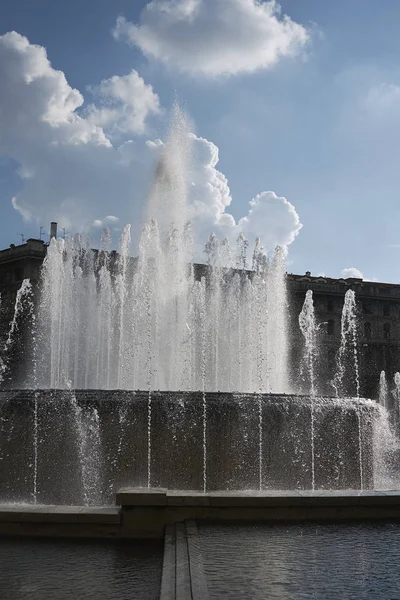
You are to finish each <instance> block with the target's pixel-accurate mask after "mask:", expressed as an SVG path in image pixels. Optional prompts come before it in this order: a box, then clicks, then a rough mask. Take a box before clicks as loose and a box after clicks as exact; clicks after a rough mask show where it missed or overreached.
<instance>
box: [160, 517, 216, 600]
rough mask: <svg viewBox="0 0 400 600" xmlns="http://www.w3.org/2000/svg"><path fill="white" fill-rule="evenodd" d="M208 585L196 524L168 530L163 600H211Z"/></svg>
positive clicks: (162, 591) (164, 561) (181, 524)
mask: <svg viewBox="0 0 400 600" xmlns="http://www.w3.org/2000/svg"><path fill="white" fill-rule="evenodd" d="M208 598H209V595H208V589H207V582H206V578H205V575H204V569H203V560H202V555H201V548H200V544H199V539H198V534H197V526H196V523H195V522H194V521H188V522H186V523H175V524H174V525H168V526H167V527H166V530H165V541H164V560H163V571H162V579H161V592H160V600H208Z"/></svg>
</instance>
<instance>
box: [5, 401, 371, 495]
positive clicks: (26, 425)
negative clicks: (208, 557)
mask: <svg viewBox="0 0 400 600" xmlns="http://www.w3.org/2000/svg"><path fill="white" fill-rule="evenodd" d="M205 406H206V411H205V413H204V397H203V394H202V393H197V392H154V393H153V394H152V396H151V412H150V414H149V394H148V392H129V391H99V390H81V391H79V390H78V391H75V392H71V391H68V390H44V391H42V390H36V391H31V390H21V391H8V392H5V391H4V392H0V423H1V435H0V459H1V460H0V496H1V497H2V499H3V500H4V501H19V502H21V501H23V502H32V501H33V502H38V503H51V504H82V503H83V504H107V503H112V502H113V498H114V494H115V491H116V490H117V489H118V488H120V487H123V486H127V485H133V486H147V485H148V483H150V485H151V486H152V487H166V488H176V489H183V490H189V489H191V490H203V489H204V484H205V482H206V489H207V490H244V489H251V490H258V489H260V487H261V489H281V490H287V489H311V488H312V481H313V478H314V482H315V488H316V489H351V488H352V489H360V488H363V489H370V488H372V487H373V485H374V455H373V428H374V423H375V421H376V420H377V419H378V418H379V414H380V412H379V409H378V407H377V405H376V404H375V403H373V402H371V401H364V400H350V399H347V400H336V399H328V398H322V399H318V398H315V399H313V400H312V399H310V398H309V397H305V396H286V395H246V394H219V393H209V394H207V395H206V398H205ZM312 412H313V416H314V418H313V432H314V435H313V439H311V432H312V429H311V416H312ZM149 416H150V420H149ZM204 417H205V418H204ZM204 442H205V443H204ZM312 447H313V449H314V452H313V453H312V452H311V448H312ZM312 457H314V461H312ZM149 458H150V463H149ZM204 466H205V469H204ZM260 483H261V486H260Z"/></svg>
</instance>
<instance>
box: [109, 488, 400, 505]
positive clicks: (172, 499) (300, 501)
mask: <svg viewBox="0 0 400 600" xmlns="http://www.w3.org/2000/svg"><path fill="white" fill-rule="evenodd" d="M116 504H117V505H118V506H121V507H122V509H123V508H124V507H146V506H160V507H161V506H164V507H166V506H176V507H178V506H196V507H200V506H215V507H224V506H226V507H228V506H231V507H272V506H338V505H341V506H371V505H376V506H385V505H395V504H398V505H400V491H397V490H382V491H381V490H379V491H373V490H366V491H359V490H337V491H336V490H335V491H333V490H316V491H312V490H290V491H282V490H266V491H262V492H259V491H247V490H246V491H218V492H205V493H203V492H198V491H186V490H166V489H164V488H124V489H122V490H120V491H119V492H118V493H117V496H116Z"/></svg>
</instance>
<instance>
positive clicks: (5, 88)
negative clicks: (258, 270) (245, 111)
mask: <svg viewBox="0 0 400 600" xmlns="http://www.w3.org/2000/svg"><path fill="white" fill-rule="evenodd" d="M127 77H128V79H126V78H124V77H119V78H117V79H115V78H111V79H110V80H107V82H110V81H113V82H116V81H117V83H118V85H117V86H116V88H115V89H118V91H115V90H114V92H113V93H114V97H118V98H120V99H121V102H122V104H123V106H122V107H120V108H121V114H120V115H119V113H118V109H117V108H116V111H117V114H116V117H117V118H116V120H115V122H116V123H124V122H125V121H124V119H126V110H127V109H126V106H127V105H128V103H129V102H131V104H130V106H131V107H132V102H133V101H132V99H130V97H129V93H128V91H127V90H128V89H130V87H129V86H130V83H131V78H132V73H131V74H130V75H128V76H127ZM134 79H135V81H136V82H137V77H136V75H135V76H134ZM121 81H122V82H123V83H122V87H119V84H120V83H121ZM0 84H1V85H0V131H1V136H0V155H1V154H3V155H5V156H8V157H12V158H13V159H14V160H15V161H16V162H17V163H18V165H19V166H18V173H19V175H20V177H21V180H22V181H23V184H24V187H23V189H22V191H21V192H20V193H19V194H18V197H14V198H13V199H12V205H13V207H14V208H15V210H17V211H18V212H19V213H20V214H21V216H22V217H23V218H24V219H25V220H28V221H29V220H30V221H35V222H37V223H38V224H41V225H42V224H43V223H46V222H50V221H53V220H54V221H58V222H59V225H60V227H64V228H65V229H66V230H68V231H69V232H75V231H82V230H84V229H93V230H96V229H98V228H101V227H104V226H113V227H115V225H119V223H126V222H131V223H133V224H134V225H135V226H136V230H135V231H134V232H133V234H134V238H135V235H136V234H137V233H138V231H139V229H140V223H141V221H142V215H143V209H144V203H145V199H146V195H147V192H148V184H149V180H150V177H151V174H152V173H153V172H154V166H155V164H156V161H157V160H158V157H159V155H160V153H161V152H163V150H164V149H165V148H166V146H165V145H164V143H163V141H162V140H160V139H155V140H147V141H146V140H145V139H144V138H143V136H140V137H139V134H140V130H141V125H140V126H139V127H136V126H135V130H136V137H133V139H131V138H130V137H127V133H126V134H125V138H124V139H122V140H118V144H117V143H116V142H115V138H114V137H113V136H111V137H109V135H108V131H107V130H106V131H105V129H103V127H102V126H100V124H99V123H94V122H93V120H92V119H91V116H90V114H89V113H88V112H87V111H86V110H85V107H84V99H83V96H82V95H81V94H80V92H79V91H77V90H73V89H72V88H70V87H69V85H68V82H67V80H66V77H65V75H64V74H63V73H62V72H59V71H55V70H54V69H53V68H52V66H51V65H50V63H49V61H48V59H47V56H46V52H45V50H44V48H42V47H40V46H34V45H32V44H30V43H29V41H28V40H27V39H26V38H24V37H23V36H21V35H19V34H17V33H10V34H6V35H4V36H0ZM103 84H104V82H103ZM101 85H102V84H100V86H101ZM110 85H111V87H112V88H113V87H114V83H112V84H110ZM143 86H144V88H145V89H146V90H147V91H146V92H145V94H148V98H151V99H152V100H151V102H153V103H154V104H153V108H154V110H152V111H149V113H148V115H149V114H153V115H157V114H158V112H159V110H161V109H160V108H159V102H158V97H157V96H156V94H154V92H153V91H152V90H151V89H150V88H148V87H146V86H145V84H144V82H143V80H141V83H140V84H139V87H140V88H141V89H143ZM103 89H104V90H105V93H107V94H109V93H110V89H109V84H108V83H107V85H105V86H104V88H103ZM125 94H126V95H125ZM151 102H150V104H149V103H148V104H147V106H148V107H149V106H150V105H151ZM157 107H158V108H157ZM79 108H80V109H81V111H80V113H79V114H78V113H77V110H78V109H79ZM95 108H96V107H95ZM91 110H93V108H92V109H91ZM89 112H90V111H89ZM88 114H89V116H88ZM92 114H93V113H92ZM49 115H51V118H50V117H49ZM144 118H145V117H144V116H143V114H142V116H141V117H140V119H139V121H140V122H143V123H144ZM146 119H147V116H146ZM142 120H143V121H142ZM132 129H133V127H131V130H132ZM130 134H131V132H130ZM121 135H122V133H121ZM189 137H190V139H191V142H192V153H191V161H188V166H187V171H186V170H185V169H183V171H185V174H186V175H187V178H188V182H189V186H188V187H189V192H188V203H189V215H188V216H189V217H190V218H192V219H193V221H194V231H195V236H196V240H197V242H198V244H199V245H200V246H202V245H203V244H204V242H205V241H206V239H207V238H208V236H209V234H210V233H211V232H215V233H217V234H218V235H219V236H221V237H222V236H227V237H228V238H229V239H230V240H231V241H234V240H235V239H236V238H237V237H238V235H239V233H241V232H244V233H245V235H246V236H247V237H248V238H249V239H250V240H251V241H252V240H253V239H254V238H255V237H256V236H257V237H258V236H259V237H260V238H261V239H262V242H263V243H264V245H265V246H266V247H267V249H271V248H273V247H274V246H275V245H278V244H279V245H288V244H290V243H291V242H292V241H293V240H294V238H295V237H296V235H297V233H298V232H299V230H300V227H301V224H300V221H299V217H298V215H297V213H296V211H295V209H294V206H293V205H292V204H290V202H288V201H287V200H286V199H285V198H282V197H278V196H277V195H276V194H275V193H274V192H263V193H261V194H259V195H258V196H256V197H255V198H254V199H253V200H251V202H250V206H249V211H248V213H247V215H246V216H244V217H243V218H242V219H240V220H238V221H236V220H235V219H234V217H233V216H232V215H231V214H230V212H229V209H230V205H231V203H232V197H231V192H230V189H229V185H228V181H227V178H226V177H225V175H224V174H223V173H221V172H220V171H219V170H218V168H217V165H218V160H219V152H218V148H217V146H216V145H215V144H213V143H212V142H211V141H209V140H207V139H205V138H202V137H199V136H196V135H194V134H190V135H189ZM181 141H182V140H181ZM185 164H186V163H185ZM110 207H112V214H111V215H110V210H111V208H110ZM102 215H107V216H102Z"/></svg>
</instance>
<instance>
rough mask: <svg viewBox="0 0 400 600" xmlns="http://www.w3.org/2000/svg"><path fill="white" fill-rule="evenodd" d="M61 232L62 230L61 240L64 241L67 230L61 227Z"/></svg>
mask: <svg viewBox="0 0 400 600" xmlns="http://www.w3.org/2000/svg"><path fill="white" fill-rule="evenodd" d="M62 230H63V238H64V240H65V235H66V233H67V230H66V229H65V227H63V228H62Z"/></svg>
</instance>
